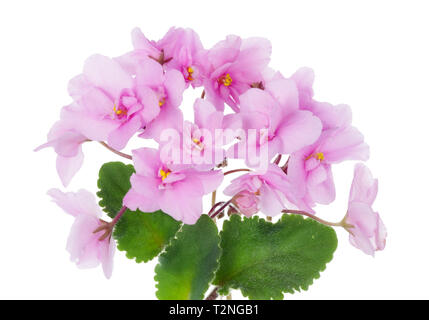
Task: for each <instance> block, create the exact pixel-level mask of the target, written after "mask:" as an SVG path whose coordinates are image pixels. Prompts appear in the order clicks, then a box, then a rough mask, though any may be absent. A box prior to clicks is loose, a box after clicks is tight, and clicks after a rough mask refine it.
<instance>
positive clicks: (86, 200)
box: [48, 189, 101, 218]
mask: <svg viewBox="0 0 429 320" xmlns="http://www.w3.org/2000/svg"><path fill="white" fill-rule="evenodd" d="M48 195H49V196H51V197H52V201H54V202H55V203H56V204H57V205H58V206H59V207H60V208H61V209H63V210H64V211H65V212H67V213H68V214H70V215H72V216H74V217H77V216H79V215H82V214H83V215H88V216H93V217H96V218H98V217H101V210H100V207H99V206H98V204H97V202H96V200H95V197H94V196H93V194H92V193H90V192H89V191H86V190H83V189H81V190H79V191H78V192H76V193H74V192H66V193H64V192H62V191H61V190H59V189H50V190H49V191H48Z"/></svg>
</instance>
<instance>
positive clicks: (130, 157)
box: [98, 141, 133, 160]
mask: <svg viewBox="0 0 429 320" xmlns="http://www.w3.org/2000/svg"><path fill="white" fill-rule="evenodd" d="M98 142H99V143H100V144H101V145H102V146H104V147H105V148H107V149H108V150H110V151H112V152H113V153H114V154H117V155H118V156H121V157H124V158H127V159H129V160H133V157H132V156H130V155H129V154H126V153H123V152H120V151H118V150H115V149H113V148H112V147H111V146H109V145H108V144H107V143H106V142H104V141H98Z"/></svg>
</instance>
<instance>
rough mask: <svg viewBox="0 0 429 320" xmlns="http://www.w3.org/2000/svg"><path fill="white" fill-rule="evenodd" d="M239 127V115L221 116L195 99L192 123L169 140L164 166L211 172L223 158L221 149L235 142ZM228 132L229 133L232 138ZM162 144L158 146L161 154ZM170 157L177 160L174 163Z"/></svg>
mask: <svg viewBox="0 0 429 320" xmlns="http://www.w3.org/2000/svg"><path fill="white" fill-rule="evenodd" d="M240 127H241V118H240V117H239V115H238V114H229V115H224V113H223V112H221V111H218V110H216V108H215V107H214V106H213V104H212V103H210V102H209V101H207V100H203V99H197V100H196V101H195V103H194V122H190V121H185V122H184V123H183V132H182V134H181V135H180V136H176V137H171V139H172V141H167V142H168V143H171V149H172V150H171V151H170V153H167V152H166V153H162V154H161V157H162V158H163V161H164V162H165V163H174V164H176V165H178V164H179V162H180V163H181V164H183V166H184V167H185V166H187V167H193V168H195V169H197V170H210V169H212V168H213V167H215V166H216V165H217V164H219V163H221V162H222V161H223V160H224V158H225V151H224V149H223V146H224V145H226V144H228V143H230V142H232V141H233V140H234V139H235V136H234V133H235V129H238V128H240ZM228 130H231V131H230V132H231V134H226V133H225V132H227V133H229V132H228ZM163 148H164V144H161V148H160V149H161V150H162V149H163ZM173 156H176V157H178V158H179V159H174V158H173Z"/></svg>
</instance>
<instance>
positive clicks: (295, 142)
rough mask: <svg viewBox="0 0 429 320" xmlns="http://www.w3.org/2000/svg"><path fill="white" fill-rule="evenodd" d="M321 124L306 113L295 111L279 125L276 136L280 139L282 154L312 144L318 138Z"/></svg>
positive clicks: (310, 114)
mask: <svg viewBox="0 0 429 320" xmlns="http://www.w3.org/2000/svg"><path fill="white" fill-rule="evenodd" d="M321 130H322V123H321V122H320V120H319V119H318V118H317V117H315V116H313V114H312V113H311V112H308V111H297V112H295V113H293V114H292V115H291V116H289V117H287V119H286V120H285V121H284V122H282V123H281V124H280V127H279V129H278V131H277V135H278V136H279V137H280V138H281V139H282V142H283V149H282V153H286V154H290V153H292V152H295V151H297V150H299V149H301V148H303V147H305V146H308V145H310V144H312V143H314V142H315V141H316V140H317V139H318V138H319V136H320V133H321Z"/></svg>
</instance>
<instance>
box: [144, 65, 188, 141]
mask: <svg viewBox="0 0 429 320" xmlns="http://www.w3.org/2000/svg"><path fill="white" fill-rule="evenodd" d="M137 87H138V88H140V90H142V91H143V92H144V96H145V97H152V98H151V99H152V100H154V101H156V106H157V108H158V113H159V114H158V115H157V116H156V117H155V118H154V119H153V120H152V121H150V122H148V123H147V124H146V125H145V127H144V130H143V133H141V134H140V137H143V138H146V139H155V140H157V141H159V137H160V136H161V133H162V131H163V130H164V129H175V130H177V131H181V130H182V126H183V114H182V111H180V109H179V106H180V104H181V103H182V99H183V92H184V90H185V81H184V80H183V77H182V75H181V74H180V72H179V71H177V70H169V71H167V72H164V70H163V69H162V66H161V65H160V64H159V63H157V62H156V61H153V60H145V61H143V62H142V63H141V68H139V69H138V72H137Z"/></svg>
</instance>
